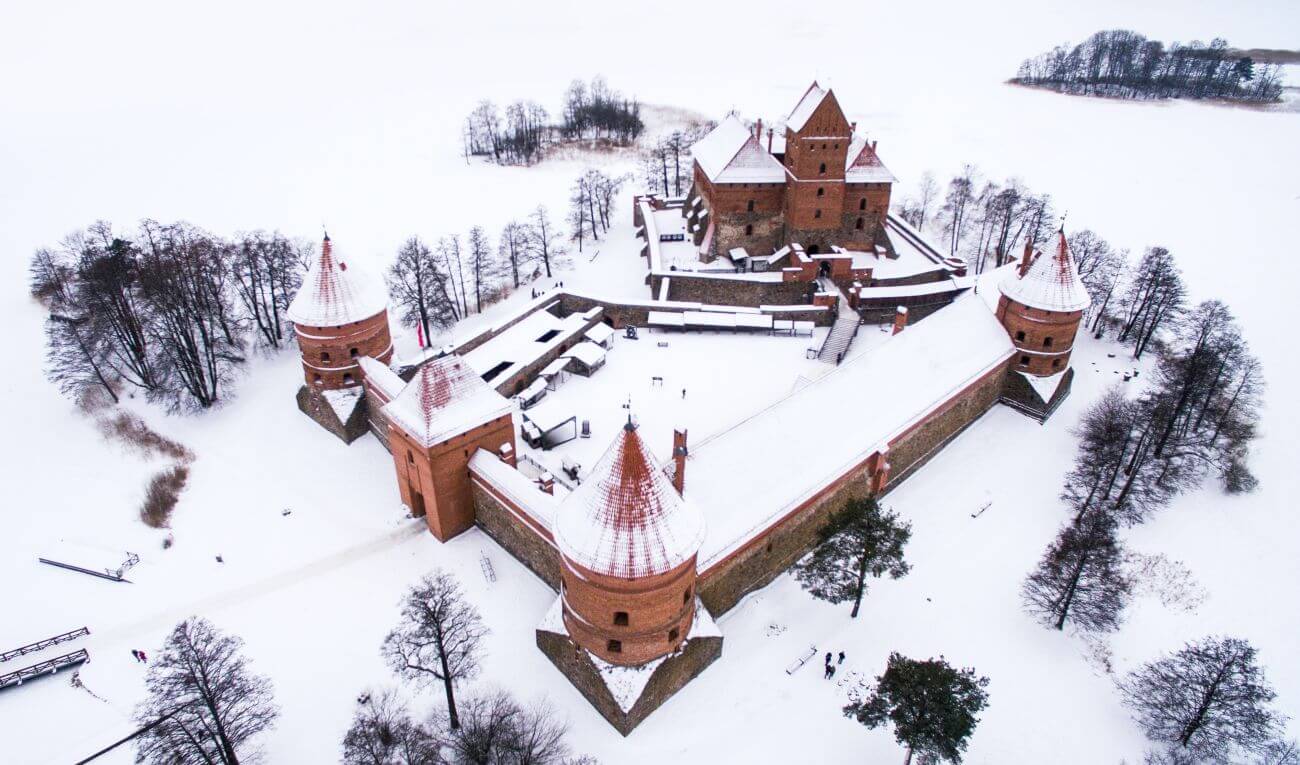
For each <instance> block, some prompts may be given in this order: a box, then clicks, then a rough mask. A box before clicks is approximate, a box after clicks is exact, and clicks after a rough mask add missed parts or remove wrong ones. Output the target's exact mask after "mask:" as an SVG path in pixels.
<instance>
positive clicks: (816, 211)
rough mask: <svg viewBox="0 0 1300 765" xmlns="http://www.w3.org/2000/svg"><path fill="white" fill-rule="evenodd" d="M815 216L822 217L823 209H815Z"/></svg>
mask: <svg viewBox="0 0 1300 765" xmlns="http://www.w3.org/2000/svg"><path fill="white" fill-rule="evenodd" d="M813 217H814V218H820V217H822V211H821V210H813Z"/></svg>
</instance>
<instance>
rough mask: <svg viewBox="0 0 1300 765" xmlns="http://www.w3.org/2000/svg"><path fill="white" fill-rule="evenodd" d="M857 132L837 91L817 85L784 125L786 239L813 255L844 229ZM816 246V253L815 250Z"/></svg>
mask: <svg viewBox="0 0 1300 765" xmlns="http://www.w3.org/2000/svg"><path fill="white" fill-rule="evenodd" d="M852 141H853V128H852V126H851V125H850V124H849V121H848V119H847V118H845V116H844V110H843V109H841V108H840V104H839V101H837V100H836V98H835V93H834V92H832V91H829V90H823V89H822V88H821V86H819V85H818V84H817V83H815V82H814V83H813V84H812V86H811V87H809V88H808V90H807V91H806V92H805V93H804V95H803V98H801V99H800V100H799V103H798V104H797V105H796V106H795V108H794V111H792V112H790V116H789V117H787V118H786V123H785V167H786V170H787V171H789V173H790V175H791V178H790V180H789V181H788V183H787V186H786V192H785V223H786V239H787V240H788V241H799V242H803V243H804V247H805V249H807V250H808V252H810V253H816V252H823V251H828V250H829V245H830V244H832V243H833V242H832V239H834V238H835V237H834V234H835V233H837V232H838V230H839V229H840V227H841V214H842V212H843V210H844V207H845V204H844V173H845V170H846V164H847V163H846V161H845V160H846V157H847V156H848V153H849V144H850V143H852ZM814 248H816V249H814Z"/></svg>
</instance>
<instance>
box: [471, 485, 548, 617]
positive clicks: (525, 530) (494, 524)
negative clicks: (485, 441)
mask: <svg viewBox="0 0 1300 765" xmlns="http://www.w3.org/2000/svg"><path fill="white" fill-rule="evenodd" d="M470 489H471V491H472V492H473V496H474V511H475V520H476V522H477V523H478V526H479V528H481V529H483V531H485V532H486V533H487V535H488V536H490V537H492V538H493V539H494V540H496V542H497V544H499V545H501V546H502V547H504V548H505V550H506V552H508V553H510V554H511V555H513V556H515V558H516V559H517V560H519V561H520V562H521V563H523V564H524V565H525V566H527V567H528V568H529V570H530V571H532V572H533V573H534V574H536V575H537V577H538V578H539V579H541V580H542V581H543V582H546V584H547V585H549V586H550V588H551V589H552V590H555V591H556V592H559V591H560V553H559V551H558V550H556V549H555V546H554V545H553V544H551V543H550V541H549V540H548V539H547V537H545V536H544V535H543V534H544V532H542V531H539V530H537V529H534V528H533V527H531V526H529V525H528V524H527V522H525V521H522V520H520V518H519V514H521V513H522V512H523V511H521V510H518V509H512V508H511V507H509V506H508V505H507V504H506V501H505V500H503V499H501V498H499V497H497V496H496V495H494V494H493V493H492V492H491V491H490V490H489V489H487V488H485V487H484V485H483V483H482V482H481V481H480V480H479V479H477V478H471V480H470Z"/></svg>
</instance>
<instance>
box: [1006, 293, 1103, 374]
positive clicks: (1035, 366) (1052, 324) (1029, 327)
mask: <svg viewBox="0 0 1300 765" xmlns="http://www.w3.org/2000/svg"><path fill="white" fill-rule="evenodd" d="M997 316H998V320H999V321H1001V322H1002V326H1004V327H1006V328H1007V333H1008V334H1010V335H1011V342H1013V343H1015V346H1016V350H1017V351H1018V353H1017V354H1016V358H1015V360H1014V361H1013V362H1012V363H1013V364H1014V366H1013V367H1012V368H1013V369H1016V370H1019V371H1021V372H1026V373H1028V374H1031V375H1037V376H1040V377H1047V376H1050V375H1054V374H1057V373H1058V372H1063V371H1065V369H1066V367H1068V366H1069V365H1070V352H1071V351H1072V350H1073V349H1074V338H1075V336H1076V335H1077V334H1078V333H1079V323H1080V322H1081V321H1082V320H1083V312H1082V311H1069V312H1062V311H1044V310H1042V309H1039V308H1030V307H1029V306H1026V305H1022V304H1020V303H1017V302H1015V301H1013V300H1009V299H1008V298H1007V296H1006V295H1003V296H1002V297H1000V298H999V299H998V312H997ZM1021 333H1023V336H1021ZM1048 338H1051V341H1052V344H1051V345H1050V346H1048V345H1045V343H1046V341H1047V339H1048Z"/></svg>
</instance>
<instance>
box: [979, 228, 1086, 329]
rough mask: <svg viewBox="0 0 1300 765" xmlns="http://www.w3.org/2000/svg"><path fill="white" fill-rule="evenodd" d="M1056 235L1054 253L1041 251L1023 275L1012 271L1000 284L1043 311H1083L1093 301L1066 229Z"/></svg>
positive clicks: (1009, 293) (1019, 300)
mask: <svg viewBox="0 0 1300 765" xmlns="http://www.w3.org/2000/svg"><path fill="white" fill-rule="evenodd" d="M1057 237H1058V239H1057V243H1056V253H1055V254H1053V255H1051V256H1048V255H1046V254H1045V253H1041V252H1040V253H1038V254H1037V255H1035V256H1034V260H1033V262H1032V263H1030V265H1029V270H1028V271H1026V272H1025V275H1024V276H1018V272H1012V273H1011V275H1010V276H1008V277H1007V278H1006V279H1004V280H1003V281H1002V283H1001V284H1000V285H998V287H999V289H1001V290H1002V294H1003V295H1006V296H1007V298H1008V299H1009V300H1014V301H1016V302H1017V303H1020V304H1022V305H1027V306H1030V307H1031V308H1039V309H1041V310H1044V311H1066V312H1069V311H1082V310H1084V309H1085V308H1087V307H1088V306H1089V305H1091V304H1092V298H1091V297H1089V296H1088V289H1087V288H1086V287H1084V286H1083V279H1081V278H1079V268H1078V266H1077V265H1075V262H1074V256H1073V255H1071V254H1070V246H1069V244H1067V243H1066V241H1065V231H1064V229H1062V230H1061V231H1058V232H1057Z"/></svg>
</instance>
